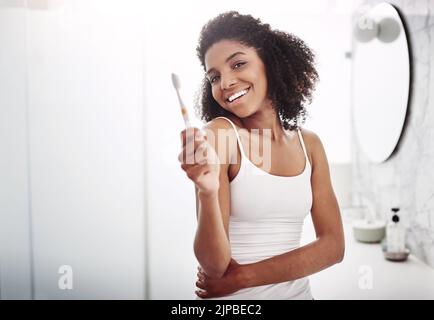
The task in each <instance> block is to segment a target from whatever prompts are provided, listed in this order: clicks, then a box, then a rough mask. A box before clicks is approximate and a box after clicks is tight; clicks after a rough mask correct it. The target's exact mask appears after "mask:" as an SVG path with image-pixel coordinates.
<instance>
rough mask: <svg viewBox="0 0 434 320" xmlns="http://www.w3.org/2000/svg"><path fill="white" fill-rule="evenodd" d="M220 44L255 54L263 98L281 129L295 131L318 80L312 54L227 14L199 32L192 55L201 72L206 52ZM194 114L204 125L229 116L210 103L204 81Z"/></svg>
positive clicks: (295, 41) (291, 38) (291, 39)
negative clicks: (264, 85)
mask: <svg viewBox="0 0 434 320" xmlns="http://www.w3.org/2000/svg"><path fill="white" fill-rule="evenodd" d="M221 40H235V41H238V42H240V43H241V44H243V45H245V46H248V47H251V48H254V49H255V50H256V52H257V53H258V56H259V57H260V58H261V60H262V61H263V63H264V65H265V68H266V77H267V82H268V90H267V96H268V98H269V99H270V101H271V103H272V105H273V108H275V110H276V113H277V114H278V116H279V117H280V121H281V124H282V126H283V128H284V129H286V130H288V129H289V130H294V129H296V128H299V127H300V124H301V123H304V121H305V120H306V115H307V112H306V108H305V104H306V102H309V103H310V102H312V93H313V91H314V89H315V85H316V82H317V80H318V73H317V71H316V69H315V66H314V65H315V62H314V58H315V55H314V53H313V52H312V50H311V49H310V48H309V47H308V46H307V45H306V44H305V43H304V42H303V41H302V40H301V39H300V38H298V37H296V36H295V35H293V34H290V33H287V32H283V31H279V30H273V29H271V27H270V25H269V24H265V23H262V22H261V21H260V20H259V19H255V18H254V17H252V16H251V15H241V14H239V13H238V12H236V11H230V12H225V13H222V14H220V15H218V16H217V17H215V18H214V19H212V20H210V21H209V22H208V23H207V24H205V25H204V26H203V28H202V30H201V33H200V37H199V43H198V46H197V48H196V52H197V56H198V58H199V60H200V62H201V64H202V67H203V68H204V70H205V71H206V69H205V54H206V52H207V51H208V49H209V48H210V47H211V46H212V45H213V44H215V43H217V42H219V41H221ZM195 111H196V113H197V114H198V116H199V117H200V119H202V120H204V121H206V122H208V121H211V120H212V119H214V118H216V117H220V116H226V117H227V116H230V115H231V114H232V113H230V112H229V111H227V110H225V109H223V108H222V107H221V106H220V105H219V104H218V103H217V101H215V100H214V98H213V96H212V90H211V84H210V82H209V81H208V80H207V78H206V77H204V79H203V82H202V86H201V89H200V92H198V95H197V96H196V103H195Z"/></svg>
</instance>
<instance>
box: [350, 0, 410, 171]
mask: <svg viewBox="0 0 434 320" xmlns="http://www.w3.org/2000/svg"><path fill="white" fill-rule="evenodd" d="M354 39H355V48H354V49H355V50H354V60H353V121H354V126H355V132H356V136H357V139H358V142H359V145H360V148H361V149H362V151H363V153H365V154H366V156H367V157H368V159H369V160H370V161H372V162H375V163H380V162H383V161H385V160H387V159H388V158H389V157H390V156H391V154H392V153H393V151H394V150H395V148H396V146H397V144H398V141H399V138H400V137H401V132H402V130H403V126H404V122H405V117H406V113H407V104H408V99H409V92H410V56H409V46H408V43H407V36H406V33H405V28H404V25H403V22H402V20H401V17H400V15H399V13H398V11H397V10H396V8H395V7H393V6H392V5H391V4H388V3H381V4H378V5H376V6H374V7H372V8H370V9H369V10H367V11H366V12H365V13H363V14H360V16H359V17H357V19H356V23H355V26H354Z"/></svg>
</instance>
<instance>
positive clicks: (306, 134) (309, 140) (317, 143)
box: [300, 128, 325, 163]
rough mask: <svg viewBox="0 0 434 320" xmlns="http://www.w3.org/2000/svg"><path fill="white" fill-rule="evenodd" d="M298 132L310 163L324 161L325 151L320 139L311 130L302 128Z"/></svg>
mask: <svg viewBox="0 0 434 320" xmlns="http://www.w3.org/2000/svg"><path fill="white" fill-rule="evenodd" d="M300 131H301V134H302V136H303V141H304V144H305V146H306V151H307V154H308V156H309V158H310V160H311V162H312V163H315V162H318V161H324V160H325V151H324V147H323V144H322V142H321V139H320V137H319V136H318V135H317V134H316V133H315V132H313V131H312V130H308V129H305V128H303V129H301V130H300Z"/></svg>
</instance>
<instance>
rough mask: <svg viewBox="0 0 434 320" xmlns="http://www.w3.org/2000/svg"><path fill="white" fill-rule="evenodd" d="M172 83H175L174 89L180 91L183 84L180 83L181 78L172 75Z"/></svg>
mask: <svg viewBox="0 0 434 320" xmlns="http://www.w3.org/2000/svg"><path fill="white" fill-rule="evenodd" d="M172 83H173V87H174V88H175V89H176V90H179V89H180V88H181V83H180V81H179V77H178V76H177V75H176V74H175V73H172Z"/></svg>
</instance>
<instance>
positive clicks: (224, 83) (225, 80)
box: [220, 76, 237, 90]
mask: <svg viewBox="0 0 434 320" xmlns="http://www.w3.org/2000/svg"><path fill="white" fill-rule="evenodd" d="M236 83H237V80H236V79H235V77H232V76H225V77H223V76H222V77H221V79H220V84H221V88H222V89H223V90H226V89H230V88H231V87H233V86H234V85H235V84H236Z"/></svg>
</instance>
